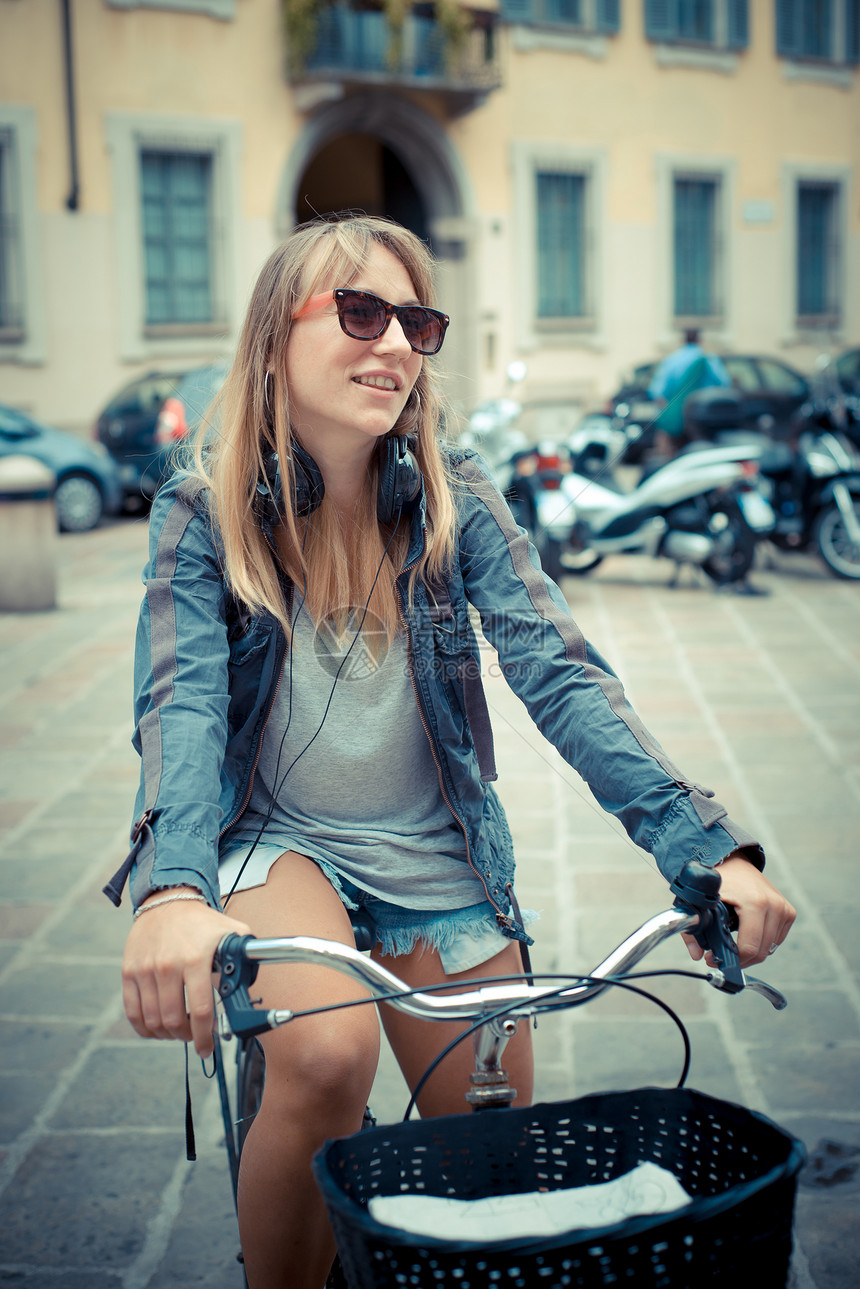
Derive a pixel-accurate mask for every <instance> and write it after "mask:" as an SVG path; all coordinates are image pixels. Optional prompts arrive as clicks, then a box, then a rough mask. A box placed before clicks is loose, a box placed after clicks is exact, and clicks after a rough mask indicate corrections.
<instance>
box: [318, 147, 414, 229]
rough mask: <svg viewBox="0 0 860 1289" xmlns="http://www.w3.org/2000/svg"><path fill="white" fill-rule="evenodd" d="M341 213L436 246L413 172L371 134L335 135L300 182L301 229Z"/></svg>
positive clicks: (321, 149)
mask: <svg viewBox="0 0 860 1289" xmlns="http://www.w3.org/2000/svg"><path fill="white" fill-rule="evenodd" d="M339 210H363V211H366V213H367V214H368V215H387V216H388V217H389V219H396V220H397V222H398V223H399V224H403V225H405V227H406V228H410V229H411V230H412V232H413V233H415V234H417V236H418V237H421V238H423V239H424V241H426V242H427V243H428V245H430V246H431V247H432V245H433V238H432V235H431V232H430V226H429V222H428V217H427V209H426V207H425V204H424V200H423V198H422V196H421V194H420V192H419V191H418V189H417V188H416V187H415V183H414V181H413V179H412V176H411V174H410V173H409V170H408V169H407V168H406V166H405V165H404V164H403V162H402V161H401V160H400V158H399V156H398V155H397V153H396V152H393V151H392V149H391V148H390V147H388V146H387V144H385V143H383V142H382V140H381V139H380V138H378V137H376V136H374V135H372V134H354V133H350V134H339V135H337V136H336V137H335V138H333V139H332V140H331V141H330V142H329V143H326V144H325V145H324V146H323V147H322V148H320V150H319V151H318V152H317V153H316V154H315V156H314V157H312V159H311V161H310V164H309V165H308V166H307V168H306V170H305V172H304V174H303V175H302V176H301V178H300V180H299V184H298V188H297V190H296V210H295V220H296V223H297V224H298V223H301V222H302V220H304V219H311V218H312V217H313V215H315V214H317V215H328V214H331V213H332V212H334V211H339Z"/></svg>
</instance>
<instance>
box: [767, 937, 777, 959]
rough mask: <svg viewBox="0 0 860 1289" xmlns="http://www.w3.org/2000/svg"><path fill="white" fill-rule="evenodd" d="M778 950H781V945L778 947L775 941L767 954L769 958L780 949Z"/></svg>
mask: <svg viewBox="0 0 860 1289" xmlns="http://www.w3.org/2000/svg"><path fill="white" fill-rule="evenodd" d="M778 948H779V945H778V943H777V942H776V940H774V942H773V944H772V945H771V946H770V948H769V949H768V951H767V952H768V957H769V956H770V955H771V954H772V953H776V951H777V949H778Z"/></svg>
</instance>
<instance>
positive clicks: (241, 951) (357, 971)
mask: <svg viewBox="0 0 860 1289" xmlns="http://www.w3.org/2000/svg"><path fill="white" fill-rule="evenodd" d="M719 888H720V875H719V873H718V872H716V871H715V870H714V869H709V868H706V867H705V865H703V864H698V863H695V862H693V861H691V862H690V863H689V864H687V866H686V867H685V868H684V869H683V871H682V873H681V874H680V875H679V877H678V878H677V879H676V880H675V881H674V882H673V883H672V885H671V890H672V891H673V892H674V893H675V903H674V906H673V907H672V908H671V909H667V910H665V911H664V912H663V913H658V914H657V915H656V916H654V917H652V918H650V919H649V920H648V921H647V922H645V923H644V924H643V925H642V926H641V927H639V929H638V930H637V931H634V932H633V934H632V935H630V936H628V937H627V939H626V940H624V941H623V942H622V943H621V944H620V945H619V946H618V948H617V949H615V950H613V952H612V953H611V954H609V956H608V957H607V958H605V959H604V960H603V962H601V963H600V964H599V965H598V966H597V967H595V968H594V970H593V971H592V972H590V973H589V975H588V976H587V977H582V978H581V983H580V984H575V985H571V986H570V987H569V988H562V989H559V988H558V986H555V985H535V984H524V983H523V982H522V981H521V980H516V981H513V982H512V983H510V984H495V985H485V986H482V987H480V988H475V989H470V990H466V991H464V992H462V993H458V994H446V995H445V996H440V995H436V994H433V993H429V992H424V991H421V990H413V989H411V988H410V987H409V986H408V985H406V984H405V983H404V982H403V981H402V980H399V979H398V978H397V976H395V975H394V974H393V972H390V971H388V970H387V969H386V968H385V967H381V966H380V965H379V964H378V963H376V962H373V961H372V960H371V959H369V958H366V957H364V956H363V954H361V953H359V951H358V950H357V949H353V948H351V947H350V946H348V945H344V944H338V943H336V942H335V941H332V940H320V939H317V938H315V937H312V936H291V937H287V938H283V939H266V940H258V939H255V938H254V937H253V936H238V935H228V936H225V937H224V939H223V940H222V941H221V943H220V945H219V946H218V949H217V951H216V954H215V962H214V969H215V970H216V971H219V972H220V973H221V981H220V984H219V986H218V993H219V996H220V998H221V1001H222V1003H223V1005H224V1010H225V1012H226V1016H227V1021H228V1023H229V1026H230V1029H231V1031H232V1032H233V1033H234V1034H235V1035H236V1036H237V1037H239V1038H246V1037H250V1036H251V1035H254V1034H261V1033H264V1032H265V1031H266V1030H269V1029H274V1028H276V1027H277V1026H278V1025H283V1024H286V1023H287V1021H289V1020H292V1019H293V1013H292V1012H291V1011H286V1010H284V1011H279V1010H275V1009H271V1010H269V1011H261V1010H260V1009H259V1008H258V1007H257V1006H255V1005H254V1003H253V1002H252V1000H251V997H250V993H249V989H250V986H251V985H252V984H253V983H254V980H255V979H256V976H257V971H258V969H259V966H260V964H261V963H265V962H292V963H300V962H303V963H310V964H312V965H315V966H329V967H334V968H335V969H336V970H338V971H340V972H341V973H343V974H344V975H347V976H350V977H351V978H352V979H354V980H355V981H357V982H358V983H359V984H362V985H364V986H365V987H366V988H367V989H369V990H370V992H371V994H372V995H373V996H374V997H376V998H385V1000H386V1001H388V1002H389V1003H390V1004H391V1006H393V1007H396V1008H397V1009H398V1010H399V1011H402V1012H405V1013H406V1014H407V1015H410V1016H416V1017H419V1018H420V1019H423V1020H456V1021H462V1022H469V1021H477V1020H480V1019H481V1018H482V1017H484V1016H486V1017H488V1018H489V1017H491V1016H493V1015H496V1014H498V1013H499V1012H502V1011H504V1013H505V1014H506V1015H507V1016H509V1017H511V1018H520V1017H528V1016H534V1015H536V1014H538V1013H539V1012H545V1011H551V1010H553V1009H557V1008H565V1007H572V1006H576V1005H578V1004H580V1003H583V1002H585V1001H586V1000H587V999H589V998H591V997H593V996H594V995H595V994H598V993H600V992H602V990H603V989H605V988H606V987H607V986H608V985H609V984H611V983H612V981H613V980H619V979H623V977H624V975H625V973H626V972H628V971H630V970H631V968H633V967H634V966H636V964H637V963H638V962H641V960H642V959H643V958H644V957H645V956H646V955H647V954H649V953H650V952H651V951H652V950H653V949H655V948H656V947H657V945H659V944H661V943H662V942H663V941H664V940H666V939H668V938H669V937H670V936H672V935H677V934H680V933H681V932H685V931H689V932H691V933H692V934H693V935H694V936H695V937H696V940H697V941H698V943H699V944H700V945H701V947H702V948H703V949H705V950H709V951H710V952H711V954H712V955H713V958H714V962H715V963H716V964H717V965H716V967H714V968H712V969H711V970H710V972H709V973H708V974H707V975H705V976H703V977H702V979H704V980H706V981H707V982H708V983H710V984H712V985H713V986H714V987H715V988H717V989H720V990H722V991H723V992H725V993H738V992H740V990H742V989H744V988H749V989H754V990H755V991H757V992H759V993H761V994H763V995H764V997H766V998H767V999H768V1001H769V1002H770V1003H771V1004H772V1005H773V1006H774V1007H775V1008H776V1009H777V1010H782V1008H783V1007H785V1006H786V1000H785V998H784V997H783V996H782V994H780V993H779V992H778V991H777V990H775V989H773V988H772V987H771V986H770V985H767V984H765V983H764V982H763V981H760V980H757V979H755V978H754V977H751V976H747V975H745V973H744V972H743V971H742V970H741V968H740V964H739V960H738V953H737V947H736V946H735V943H734V940H733V939H732V937H731V930H730V927H731V914H730V912H729V910H728V909H727V908H726V906H725V905H724V904H722V903H721V902H720V899H719Z"/></svg>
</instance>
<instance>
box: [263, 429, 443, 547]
mask: <svg viewBox="0 0 860 1289" xmlns="http://www.w3.org/2000/svg"><path fill="white" fill-rule="evenodd" d="M290 451H291V453H292V462H293V474H294V475H295V480H296V487H295V493H294V495H293V499H292V502H293V505H292V509H293V514H294V515H296V516H297V517H298V518H303V517H304V516H306V515H310V514H312V513H313V512H314V511H315V510H316V508H317V507H318V506H319V504H320V502H321V501H322V499H323V497H324V495H325V484H324V482H323V477H322V474H321V472H320V468H319V466H318V465H317V463H316V461H314V459H313V457H312V456H311V454H310V453H309V452H307V451H306V450H305V449H304V448H303V447H302V446H301V444H300V443H297V442H296V440H295V439H291V440H290ZM378 451H379V478H378V483H377V489H376V518H377V519H378V520H379V522H380V523H381V524H393V523H395V522H396V521H397V520H398V519H399V518H400V516H401V515H402V514H403V513H404V512H407V511H409V510H411V509H412V506H413V503H414V502H415V500H416V498H417V497H418V494H419V493H420V491H421V471H420V469H419V468H418V463H417V461H416V460H415V457H414V456H413V455H412V452H411V451H410V447H409V439H408V438H407V437H406V435H405V434H395V435H392V436H390V437H388V438H384V439H383V440H382V442H381V443H380V445H379V449H378ZM263 468H264V471H265V475H264V476H263V475H261V476H260V478H259V479H258V480H257V492H256V496H255V498H254V509H255V511H256V513H257V515H258V516H259V518H260V520H261V521H262V522H263V523H264V524H267V525H269V526H271V525H274V524H277V523H280V521H281V519H282V518H283V515H284V491H283V484H282V481H281V466H280V462H279V460H278V454H277V452H269V453H267V454H266V456H265V457H264V458H263Z"/></svg>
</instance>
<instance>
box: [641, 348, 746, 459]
mask: <svg viewBox="0 0 860 1289" xmlns="http://www.w3.org/2000/svg"><path fill="white" fill-rule="evenodd" d="M731 383H732V380H731V377H730V376H729V373H728V372H727V371H726V368H725V364H724V363H723V362H722V360H721V359H720V358H718V357H717V356H716V354H708V353H706V352H705V350H704V349H703V348H702V345H701V341H700V338H699V332H698V331H697V330H696V329H695V328H690V329H689V330H687V331H685V332H684V343H683V344H682V345H681V346H680V347H679V348H678V349H676V350H674V351H673V352H672V353H671V354H668V355H667V357H665V358H664V359H663V361H662V362H661V363H660V364H659V366H658V368H657V370H656V372H655V373H654V376H653V378H652V380H651V384H650V385H649V386H648V394H649V397H650V398H652V399H654V401H655V402H656V403H659V404H660V411H659V414H658V415H657V417H656V420H655V425H656V427H657V431H658V434H657V440H656V444H655V446H656V448H657V452H658V454H659V455H661V456H674V455H675V453H676V452H678V451H679V450H680V449H681V448H682V447H683V446H684V444H685V443H686V442H688V441H689V437H690V436H689V434H688V432H687V429H686V426H685V422H684V406H685V404H686V402H687V399H688V397H689V395H690V394H692V393H693V392H694V391H695V390H699V389H711V388H715V387H719V386H723V387H726V388H727V387H729V386H730V385H731Z"/></svg>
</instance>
